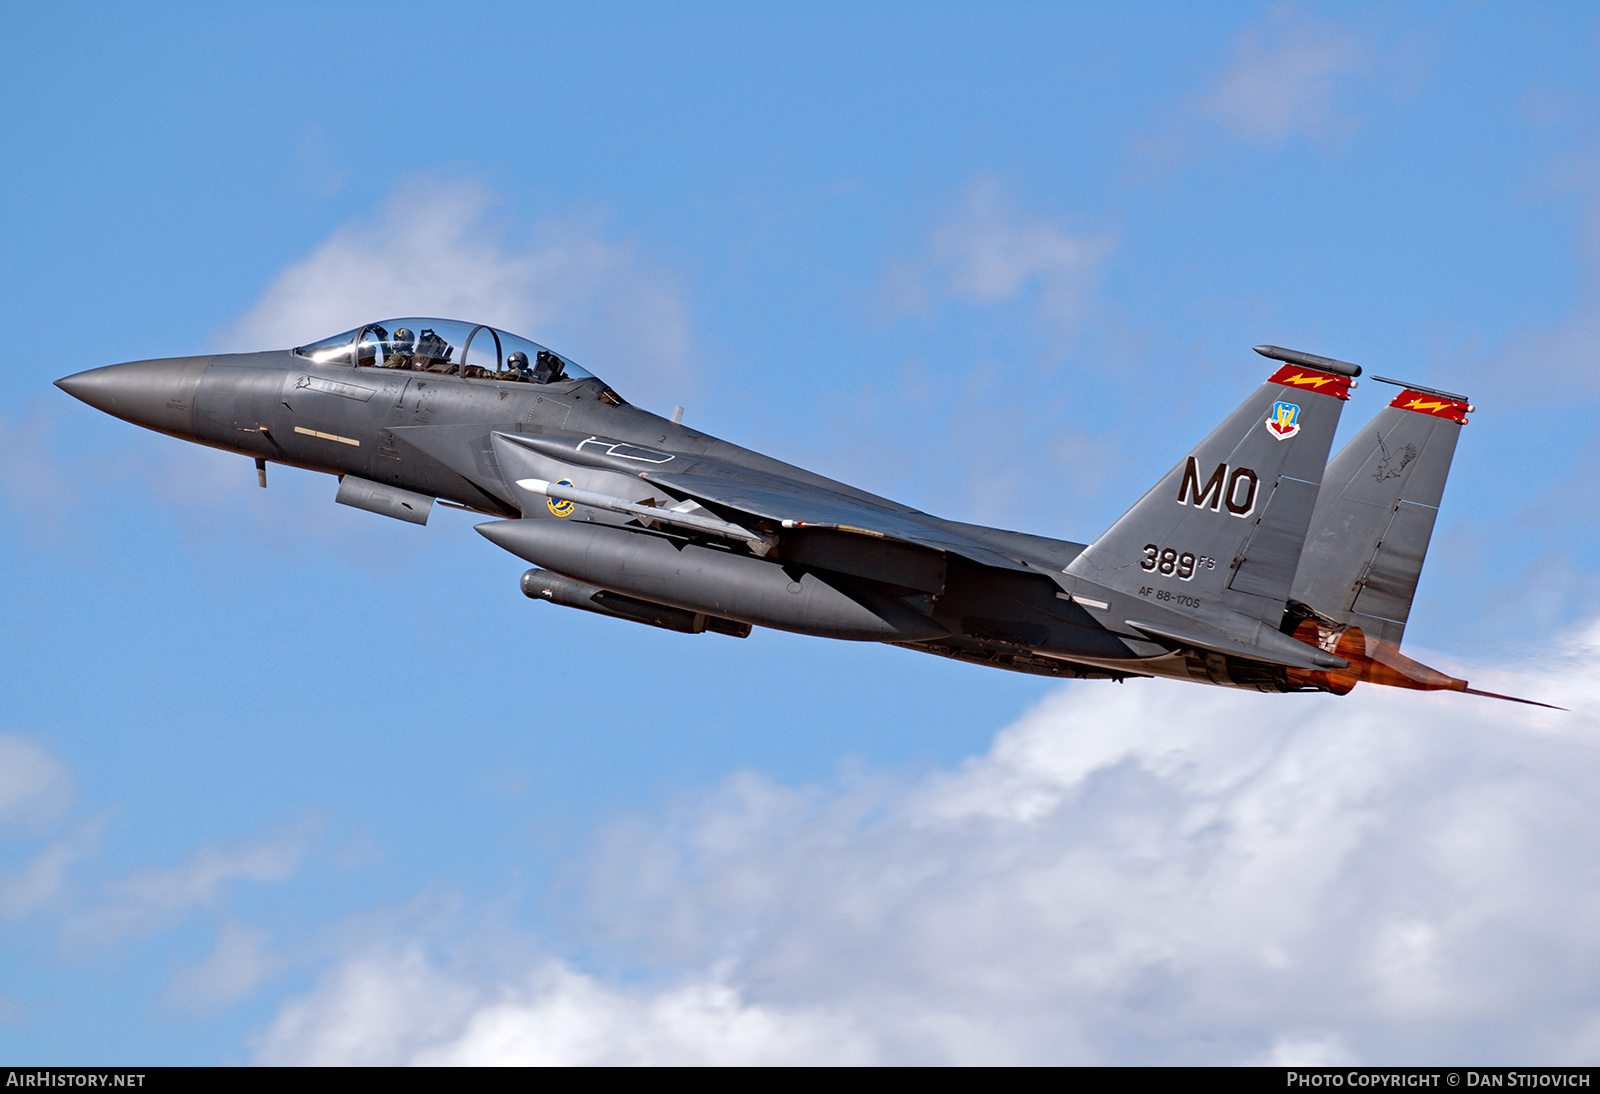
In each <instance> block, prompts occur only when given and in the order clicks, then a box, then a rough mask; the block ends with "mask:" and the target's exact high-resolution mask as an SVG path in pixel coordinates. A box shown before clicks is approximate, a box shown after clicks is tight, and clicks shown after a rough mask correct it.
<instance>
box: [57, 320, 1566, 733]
mask: <svg viewBox="0 0 1600 1094" xmlns="http://www.w3.org/2000/svg"><path fill="white" fill-rule="evenodd" d="M1256 352H1258V353H1260V354H1262V355H1263V356H1265V357H1268V358H1271V359H1273V360H1274V362H1275V363H1276V364H1277V365H1279V366H1281V367H1278V368H1277V369H1276V371H1274V372H1273V373H1272V374H1271V375H1270V376H1269V377H1268V378H1267V380H1266V382H1265V383H1263V384H1262V385H1261V386H1260V387H1259V388H1257V389H1256V390H1255V391H1254V392H1253V393H1252V394H1251V395H1250V396H1249V397H1248V398H1247V399H1245V401H1244V402H1243V403H1241V404H1240V405H1239V408H1238V409H1237V410H1235V411H1234V412H1233V413H1232V414H1230V415H1229V416H1228V417H1227V419H1226V420H1224V421H1223V423H1222V424H1221V425H1219V426H1217V428H1216V429H1214V430H1213V431H1212V432H1211V434H1210V435H1209V436H1207V437H1206V438H1205V439H1204V440H1202V441H1201V442H1200V443H1199V444H1198V445H1196V446H1195V447H1194V449H1193V450H1192V451H1190V452H1189V453H1188V454H1187V455H1185V456H1183V457H1182V458H1181V459H1179V460H1178V462H1177V463H1176V464H1175V465H1174V466H1173V468H1172V470H1171V471H1169V472H1168V473H1167V474H1166V475H1164V476H1163V477H1162V478H1161V480H1160V481H1159V482H1157V483H1156V484H1155V486H1153V487H1152V488H1151V489H1150V491H1149V493H1147V494H1145V496H1144V497H1142V498H1140V499H1139V501H1137V502H1136V503H1135V504H1134V505H1133V507H1132V508H1131V509H1129V510H1128V511H1127V512H1126V513H1125V514H1123V516H1122V517H1121V518H1120V519H1118V520H1117V522H1116V523H1115V524H1113V525H1112V526H1111V527H1110V528H1109V529H1107V530H1106V531H1105V533H1104V534H1102V535H1101V536H1100V538H1099V539H1096V540H1095V541H1094V542H1093V543H1090V544H1087V545H1085V544H1082V543H1068V542H1065V541H1062V540H1056V539H1048V538H1045V537H1043V536H1034V535H1028V534H1025V533H1022V532H1008V531H1003V530H1001V529H998V528H985V527H982V526H980V525H975V524H963V523H960V522H957V521H951V520H944V519H941V518H939V517H935V516H930V515H929V514H927V513H923V512H919V511H918V510H915V509H911V508H909V507H907V506H904V505H900V504H898V503H896V502H893V501H890V500H888V499H886V498H880V497H876V496H874V495H872V494H869V493H867V492H865V491H862V490H857V489H856V488H855V487H852V486H847V485H845V484H844V483H841V482H835V481H833V480H831V479H826V478H823V477H822V476H820V475H814V474H812V473H811V472H809V471H804V470H802V469H800V468H798V467H793V466H791V465H789V464H786V463H782V462H780V461H778V460H774V459H770V458H768V457H766V456H763V455H760V454H759V453H756V452H752V451H750V450H749V449H745V448H740V447H738V446H737V445H733V444H729V443H728V442H726V441H722V440H718V439H717V438H715V437H711V436H707V435H706V434H704V433H701V432H698V431H696V430H694V429H690V428H687V427H685V426H683V425H682V424H680V423H679V421H678V420H677V416H676V415H675V417H674V419H673V420H670V421H669V420H668V419H665V418H661V417H657V416H656V415H654V414H651V413H649V412H647V411H644V410H640V409H639V408H637V407H634V406H632V405H630V404H629V403H628V402H627V401H626V400H624V399H623V398H622V396H620V395H618V394H617V393H616V392H615V391H613V390H612V389H611V388H610V387H608V386H607V385H606V384H605V383H604V382H602V381H601V380H599V379H598V378H596V377H594V376H591V375H590V374H589V373H587V372H585V371H584V370H583V369H581V368H579V367H578V366H577V365H575V364H574V363H573V362H571V361H569V360H568V359H566V358H565V357H562V356H561V355H559V354H557V353H554V352H552V351H551V350H549V349H547V348H545V347H544V346H541V345H538V344H537V343H534V342H530V341H528V340H527V339H524V338H520V337H517V336H516V335H513V334H509V333H507V332H506V331H502V330H496V329H494V328H492V327H488V326H484V325H482V324H478V325H474V324H471V323H460V322H455V321H451V320H444V319H391V320H385V321H383V322H380V323H371V324H368V325H366V326H363V327H358V328H356V329H355V330H351V331H347V332H345V333H343V334H339V335H335V336H334V337H332V338H326V339H323V340H322V341H320V342H314V343H312V344H310V345H306V346H301V347H299V348H297V349H293V350H280V351H275V352H268V353H239V354H220V355H216V356H207V357H176V358H168V359H164V360H153V361H134V362H130V363H127V364H120V365H110V366H107V367H105V368H97V369H91V370H90V371H87V372H80V373H78V374H77V375H75V376H68V377H66V378H65V379H62V380H58V381H57V384H58V386H60V387H61V388H63V389H64V390H65V391H67V392H68V393H70V394H71V395H73V396H75V397H77V398H78V399H81V400H83V401H84V402H86V403H88V404H89V405H90V406H93V407H97V408H98V409H100V410H103V411H105V412H107V413H108V414H114V415H116V416H117V417H119V418H122V419H125V420H126V421H130V422H133V423H134V424H136V425H141V426H145V427H146V428H149V429H154V430H157V431H159V432H162V433H167V434H170V435H172V436H175V437H179V438H182V439H184V440H188V441H195V442H198V443H200V444H206V445H211V446H212V447H215V448H222V449H226V450H228V451H230V452H237V453H241V454H243V455H245V456H249V457H253V458H254V459H255V462H256V469H257V473H258V476H259V481H260V484H261V485H262V486H265V485H266V468H267V464H268V463H281V464H289V465H292V466H295V467H303V468H307V469H309V470H313V471H322V472H327V473H329V474H333V475H337V476H338V477H339V491H338V495H337V498H336V499H335V500H337V501H340V502H343V503H344V504H346V505H353V506H356V507H358V508H361V509H367V510H371V511H372V512H375V513H382V514H385V515H387V516H391V517H397V518H399V519H400V520H406V521H411V522H414V523H417V524H425V523H427V520H428V514H429V512H430V510H431V507H432V506H433V504H434V502H435V500H440V501H442V502H444V503H446V504H453V505H455V506H458V507H462V508H466V509H469V510H473V511H477V512H481V513H484V514H485V515H490V516H495V517H500V518H504V519H500V520H494V521H490V522H488V523H485V524H480V525H478V531H479V532H481V533H483V535H484V536H486V537H487V538H488V539H489V540H490V541H491V542H493V543H495V544H497V545H499V546H500V547H503V548H505V549H506V550H507V551H510V552H511V553H512V554H514V555H517V556H519V557H521V558H523V559H526V560H527V561H528V562H531V563H533V564H534V566H535V567H536V568H535V569H531V570H529V571H527V572H526V573H525V574H523V575H522V591H523V592H524V593H526V594H527V595H528V596H529V597H533V598H535V599H544V600H549V601H551V602H552V603H555V604H560V605H564V606H566V607H570V608H579V609H582V610H584V611H588V612H595V613H598V614H601V615H606V616H612V617H614V618H617V619H624V620H631V621H634V622H637V623H646V624H649V625H651V626H656V627H664V628H666V629H668V630H674V631H683V632H687V633H699V632H702V631H714V632H717V633H719V634H724V635H733V636H735V637H744V636H745V635H748V634H749V633H750V629H751V628H752V627H773V628H776V629H778V630H785V631H794V632H797V633H800V634H811V635H819V636H822V637H825V638H842V639H853V640H856V641H872V642H888V643H891V644H894V645H897V646H903V647H905V648H906V649H912V650H921V651H923V652H926V653H934V654H939V655H941V656H944V657H953V658H957V659H959V660H962V661H971V662H975V663H977V664H982V665H992V666H994V667H996V668H1002V669H1010V670H1012V671H1015V672H1027V673H1036V674H1039V675H1044V676H1059V677H1089V678H1101V679H1115V680H1121V679H1124V678H1126V677H1130V676H1166V677H1171V678H1174V679H1178V680H1191V681H1196V682H1199V683H1202V684H1217V685H1221V686H1224V687H1237V688H1251V689H1255V690H1258V691H1279V692H1285V691H1329V692H1334V693H1336V694H1340V695H1343V694H1345V693H1347V692H1349V691H1350V690H1351V689H1352V688H1354V687H1355V686H1356V684H1357V683H1358V682H1361V681H1367V682H1369V683H1374V684H1387V685H1390V686H1393V687H1402V688H1413V689H1420V690H1429V691H1431V690H1454V691H1466V692H1472V693H1473V694H1479V695H1484V694H1490V693H1487V692H1478V691H1474V689H1472V688H1469V687H1468V686H1467V683H1466V681H1464V680H1458V679H1454V678H1452V677H1450V676H1447V675H1445V674H1444V673H1441V672H1438V671H1436V670H1434V669H1431V668H1428V667H1426V666H1424V665H1421V664H1418V663H1417V662H1416V661H1413V660H1411V659H1410V658H1408V657H1406V656H1405V655H1403V654H1402V653H1400V650H1399V646H1400V639H1401V637H1402V635H1403V634H1404V633H1405V626H1406V617H1407V615H1408V614H1409V612H1410V608H1411V600H1412V596H1413V594H1414V593H1415V590H1416V586H1417V578H1418V575H1419V574H1420V573H1421V571H1422V561H1423V556H1424V554H1425V553H1426V551H1427V548H1428V540H1429V537H1430V536H1431V534H1432V531H1433V522H1434V518H1435V516H1436V514H1437V513H1438V506H1439V500H1440V497H1441V495H1442V494H1443V492H1444V485H1445V477H1446V475H1447V474H1448V472H1449V469H1450V461H1451V457H1452V455H1453V454H1454V452H1455V446H1456V438H1457V435H1458V434H1459V433H1460V432H1461V427H1462V426H1463V425H1464V424H1465V423H1466V421H1467V417H1466V416H1467V414H1468V412H1470V411H1471V410H1472V407H1470V406H1469V405H1468V404H1467V400H1466V399H1465V398H1464V397H1463V396H1459V395H1452V394H1449V393H1447V392H1443V391H1435V390H1433V389H1431V388H1426V387H1422V386H1420V385H1417V384H1405V385H1401V389H1402V390H1401V392H1400V394H1399V395H1398V396H1397V397H1396V398H1395V399H1394V400H1393V401H1392V402H1391V403H1389V405H1388V406H1387V407H1385V408H1384V409H1383V410H1381V411H1379V412H1378V415H1377V417H1376V418H1374V419H1373V420H1372V421H1371V422H1370V423H1368V425H1367V426H1366V427H1365V428H1363V429H1362V430H1361V431H1360V432H1359V433H1357V434H1356V435H1355V437H1354V438H1353V439H1352V440H1351V441H1350V443H1349V444H1348V445H1346V446H1345V448H1344V450H1343V451H1341V452H1340V453H1339V454H1338V455H1337V456H1335V457H1334V458H1333V460H1332V461H1331V462H1330V461H1329V459H1328V452H1329V448H1330V446H1331V444H1332V441H1333V434H1334V427H1335V426H1336V425H1337V424H1338V421H1339V414H1340V411H1342V410H1343V409H1344V404H1345V402H1346V401H1347V400H1348V399H1349V397H1350V389H1351V388H1352V387H1354V386H1355V383H1354V378H1355V377H1356V376H1359V375H1360V373H1361V369H1360V368H1359V367H1357V366H1355V365H1351V364H1347V363H1345V362H1343V361H1336V360H1332V359H1330V358H1326V357H1318V356H1314V355H1312V354H1308V353H1300V352H1296V351H1293V350H1285V349H1280V348H1278V347H1275V346H1257V347H1256ZM1389 382H1391V383H1392V382H1394V381H1389ZM1496 698H1509V697H1508V696H1496ZM1519 701H1526V700H1519ZM1541 705H1542V704H1541Z"/></svg>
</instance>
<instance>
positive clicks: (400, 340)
mask: <svg viewBox="0 0 1600 1094" xmlns="http://www.w3.org/2000/svg"><path fill="white" fill-rule="evenodd" d="M416 342H417V336H416V335H414V334H412V333H411V331H410V330H409V329H408V328H406V327H396V328H395V330H394V337H393V338H391V339H390V340H389V360H390V361H392V362H393V364H391V365H390V366H389V367H390V368H410V367H411V354H412V351H413V350H414V348H415V347H416Z"/></svg>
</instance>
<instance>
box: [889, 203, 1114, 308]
mask: <svg viewBox="0 0 1600 1094" xmlns="http://www.w3.org/2000/svg"><path fill="white" fill-rule="evenodd" d="M1113 249H1114V243H1113V241H1112V240H1111V239H1110V237H1108V236H1104V235H1098V236H1091V235H1085V234H1081V233H1075V232H1073V231H1071V230H1069V229H1068V228H1067V227H1066V226H1065V225H1064V224H1063V223H1062V222H1061V221H1060V220H1059V219H1057V218H1055V217H1051V216H1049V215H1047V214H1044V213H1039V212H1033V211H1029V210H1025V209H1022V208H1019V207H1018V206H1017V205H1016V203H1015V202H1014V201H1013V200H1012V199H1011V198H1010V196H1009V195H1008V194H1007V193H1006V192H1005V190H1004V188H1003V187H1002V186H1001V185H1000V183H999V182H998V181H997V180H996V179H994V178H992V177H989V176H980V177H979V178H977V179H975V180H974V181H973V182H972V184H971V186H970V187H969V188H968V191H967V195H966V199H965V201H964V202H963V203H962V205H961V206H960V208H959V209H957V210H956V211H955V212H953V213H952V214H951V215H950V216H948V217H946V218H945V219H944V220H943V221H942V222H941V223H940V224H938V225H937V226H935V227H934V228H933V229H932V231H931V233H930V235H929V239H928V249H927V253H926V255H924V256H923V257H922V258H920V259H918V260H917V261H915V262H900V263H897V264H896V265H894V266H893V267H892V268H891V269H890V271H889V282H890V288H891V291H892V293H893V295H894V297H895V304H896V305H897V307H898V308H899V309H900V310H902V311H919V310H922V309H923V308H924V307H926V305H927V304H928V303H930V302H931V301H933V300H935V299H940V298H943V299H949V298H954V299H960V300H968V301H971V302H972V303H975V304H985V305H990V304H997V303H1000V302H1001V301H1005V300H1011V299H1014V298H1017V297H1020V296H1023V295H1024V294H1027V293H1036V294H1037V302H1038V307H1039V311H1040V313H1041V316H1042V317H1043V318H1044V319H1045V320H1046V322H1047V323H1048V324H1049V325H1050V326H1052V327H1054V328H1055V329H1056V330H1057V332H1058V333H1066V332H1068V331H1070V330H1071V329H1072V328H1074V327H1076V326H1077V325H1078V324H1079V323H1080V322H1081V320H1082V318H1083V315H1084V311H1085V308H1086V307H1087V305H1088V301H1089V298H1090V296H1091V294H1092V293H1093V291H1094V290H1095V288H1096V287H1097V286H1098V285H1099V283H1100V278H1101V275H1102V272H1103V270H1104V266H1105V260H1106V258H1107V257H1108V256H1109V255H1110V254H1111V252H1112V250H1113Z"/></svg>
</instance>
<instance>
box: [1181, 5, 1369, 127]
mask: <svg viewBox="0 0 1600 1094" xmlns="http://www.w3.org/2000/svg"><path fill="white" fill-rule="evenodd" d="M1371 66H1372V57H1371V50H1370V47H1369V46H1368V45H1367V43H1366V42H1364V41H1363V40H1362V39H1361V38H1360V37H1358V36H1357V35H1355V34H1352V33H1351V32H1350V31H1348V30H1346V29H1344V28H1343V27H1340V26H1338V25H1337V24H1334V23H1330V22H1327V21H1325V20H1322V19H1318V18H1316V17H1314V16H1311V15H1306V14H1303V13H1298V12H1296V11H1295V10H1294V9H1293V8H1289V7H1281V8H1278V9H1276V10H1274V11H1273V12H1272V14H1271V15H1269V16H1268V17H1267V19H1266V20H1265V21H1263V22H1262V23H1260V24H1258V25H1256V26H1253V27H1251V28H1249V29H1248V30H1246V31H1245V32H1244V33H1242V34H1241V35H1239V38H1238V40H1237V42H1236V45H1235V52H1234V58H1233V63H1232V65H1231V66H1230V67H1229V68H1228V70H1227V72H1225V73H1224V74H1223V76H1222V78H1221V79H1220V80H1219V81H1218V82H1217V84H1216V86H1215V87H1214V88H1213V89H1212V90H1211V92H1210V94H1209V95H1207V96H1206V98H1205V101H1204V107H1203V111H1204V113H1205V114H1207V115H1209V116H1210V117H1212V118H1214V119H1216V120H1217V121H1219V122H1221V123H1222V124H1223V125H1224V126H1225V127H1226V128H1227V129H1228V130H1229V131H1230V132H1231V133H1232V134H1233V135H1234V136H1236V137H1238V138H1241V139H1243V140H1249V141H1257V142H1273V141H1282V140H1287V139H1288V138H1291V137H1309V138H1314V139H1322V138H1329V137H1340V136H1344V135H1346V134H1348V133H1350V132H1352V131H1353V130H1354V128H1355V126H1356V121H1355V119H1354V117H1353V116H1351V115H1349V114H1346V113H1341V111H1340V110H1339V99H1340V94H1341V92H1343V91H1345V90H1346V89H1347V88H1348V86H1349V85H1350V84H1351V83H1352V82H1353V81H1354V80H1355V79H1357V78H1359V77H1360V76H1362V75H1364V74H1365V73H1366V72H1367V71H1368V70H1369V69H1370V68H1371Z"/></svg>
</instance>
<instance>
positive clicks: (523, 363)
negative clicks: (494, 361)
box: [506, 349, 528, 372]
mask: <svg viewBox="0 0 1600 1094" xmlns="http://www.w3.org/2000/svg"><path fill="white" fill-rule="evenodd" d="M506 364H507V365H509V366H510V368H511V371H512V372H526V371H527V368H528V355H527V354H526V353H523V352H522V351H521V350H520V349H519V350H517V352H515V353H513V354H512V355H511V356H510V357H507V358H506Z"/></svg>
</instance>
